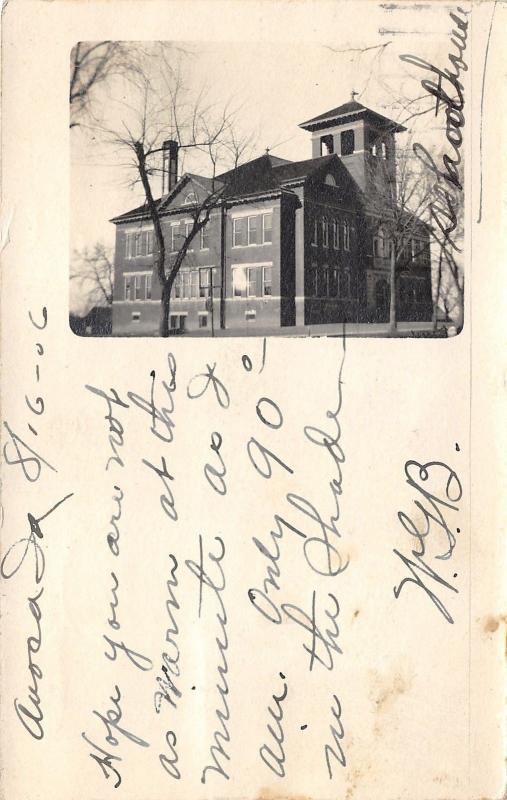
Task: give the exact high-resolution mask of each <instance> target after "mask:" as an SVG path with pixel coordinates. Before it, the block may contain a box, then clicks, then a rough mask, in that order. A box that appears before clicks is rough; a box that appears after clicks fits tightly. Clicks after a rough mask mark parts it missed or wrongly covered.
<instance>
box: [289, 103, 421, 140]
mask: <svg viewBox="0 0 507 800" xmlns="http://www.w3.org/2000/svg"><path fill="white" fill-rule="evenodd" d="M341 117H347V118H348V119H350V120H351V121H352V120H353V119H360V118H361V117H369V119H370V120H371V121H372V122H374V123H375V124H377V125H378V126H380V127H383V128H389V129H390V130H392V131H394V132H397V133H398V132H401V131H405V130H406V128H404V127H403V125H399V124H398V123H397V122H394V120H392V119H389V118H388V117H384V116H383V115H382V114H378V113H377V112H376V111H373V110H372V109H371V108H367V107H366V106H363V105H362V104H361V103H357V102H356V101H355V100H351V101H349V102H348V103H343V105H341V106H338V107H337V108H332V109H331V110H330V111H326V112H324V114H319V115H318V116H316V117H312V119H309V120H307V121H306V122H301V123H300V125H299V127H300V128H303V129H305V130H309V131H316V130H319V129H321V128H326V127H329V126H330V125H331V124H332V123H336V122H337V121H338V120H339V119H340V118H341Z"/></svg>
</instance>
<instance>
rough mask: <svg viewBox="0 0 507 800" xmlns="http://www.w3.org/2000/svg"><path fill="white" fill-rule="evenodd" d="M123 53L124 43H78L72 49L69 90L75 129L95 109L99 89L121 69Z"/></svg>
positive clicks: (71, 116)
mask: <svg viewBox="0 0 507 800" xmlns="http://www.w3.org/2000/svg"><path fill="white" fill-rule="evenodd" d="M123 53H124V48H123V45H122V43H121V42H108V41H105V42H78V43H77V44H76V45H75V46H74V47H73V48H72V53H71V68H70V90H69V103H70V127H71V128H74V127H77V126H78V125H81V124H82V123H83V121H84V119H85V118H86V117H87V115H89V114H90V113H91V112H92V104H93V96H94V93H95V90H96V88H97V87H98V86H99V84H101V83H103V82H104V81H105V80H107V78H109V77H111V75H112V74H113V73H114V72H117V71H118V70H119V69H120V66H121V63H122V61H123Z"/></svg>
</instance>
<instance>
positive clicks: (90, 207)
mask: <svg viewBox="0 0 507 800" xmlns="http://www.w3.org/2000/svg"><path fill="white" fill-rule="evenodd" d="M310 5H311V4H310ZM419 5H420V11H419V13H418V14H414V6H413V5H411V7H410V10H408V6H405V7H404V6H403V5H400V6H398V9H397V10H396V12H394V11H393V10H389V9H390V8H391V9H392V6H390V5H389V4H387V3H385V4H383V5H379V6H378V7H375V6H373V5H371V4H367V5H366V4H361V3H356V4H355V5H354V6H352V5H351V4H342V3H335V4H333V6H332V7H331V6H330V9H331V10H330V13H331V14H332V20H333V21H334V24H333V25H330V24H327V26H324V25H323V21H322V20H320V21H319V22H317V21H316V24H315V26H313V28H312V26H311V25H309V31H308V39H309V41H302V40H301V39H292V38H291V26H290V25H289V24H287V25H285V26H284V25H281V24H280V23H279V22H278V23H276V22H275V18H273V25H272V28H271V29H270V30H268V31H266V24H265V23H266V21H269V15H267V17H266V20H263V24H262V25H261V26H260V29H261V30H262V31H264V33H263V36H262V37H261V38H258V39H256V40H253V41H252V40H249V39H248V35H247V34H248V30H246V29H245V39H244V40H243V41H239V40H234V41H232V40H228V41H216V40H215V41H206V42H204V41H190V40H187V41H185V42H180V45H181V46H182V47H183V48H184V50H185V51H186V52H187V53H188V54H189V55H188V56H183V60H182V71H183V74H184V77H185V81H186V85H187V87H188V88H189V91H190V93H191V94H192V93H193V92H194V93H197V92H198V91H200V90H202V89H203V87H204V89H205V97H206V100H208V99H209V102H210V103H214V104H216V106H217V107H223V106H225V105H226V104H230V106H231V107H234V108H235V109H237V127H238V128H239V130H240V132H241V133H242V134H243V135H249V134H250V133H251V134H252V135H253V137H254V140H255V144H254V147H253V149H252V151H251V153H250V157H252V158H253V157H256V156H258V155H261V154H262V153H263V152H265V150H266V148H270V151H271V152H272V153H273V154H274V155H278V156H281V157H283V158H288V159H291V160H302V159H305V158H309V157H311V142H310V134H309V133H307V132H306V131H303V130H301V129H300V128H298V124H299V123H301V122H303V121H305V120H307V119H310V118H311V117H313V116H315V115H317V114H320V113H322V112H324V111H327V110H329V109H331V108H334V107H336V106H338V105H341V104H342V103H344V102H347V101H348V100H350V95H351V91H352V90H355V91H356V92H358V96H357V97H356V100H358V101H359V102H361V103H363V104H364V105H366V106H368V107H370V108H372V109H374V110H376V111H378V112H379V113H382V114H384V115H385V116H388V117H390V118H393V119H397V120H400V119H404V118H406V116H407V112H406V111H404V110H403V108H402V107H401V105H400V98H409V99H413V100H414V101H416V99H417V98H418V97H420V96H421V95H423V94H424V90H421V87H420V81H421V79H422V78H424V77H426V75H425V74H424V73H423V72H422V70H420V69H417V68H416V67H414V66H411V65H408V64H404V63H403V62H402V61H400V58H399V56H400V54H402V53H411V54H416V55H418V56H420V57H421V58H426V59H428V60H430V61H433V63H439V64H441V65H442V67H444V66H446V65H447V63H448V62H447V52H448V50H449V47H448V45H449V34H450V30H451V28H452V21H451V20H450V18H449V16H448V10H449V9H448V7H446V6H445V5H444V4H442V3H439V4H438V8H437V7H436V6H434V5H430V4H424V3H421V4H419ZM234 7H235V6H232V5H231V8H234ZM315 8H316V9H317V8H319V6H317V5H316V6H315ZM361 10H364V11H365V12H366V11H367V14H366V13H365V14H364V16H363V15H362V14H361V13H360V12H361ZM345 12H346V13H345ZM437 12H438V13H437ZM307 17H308V20H309V21H310V20H311V15H309V14H308V15H307ZM416 17H417V18H418V22H417V25H415V24H414V21H415V18H416ZM259 24H260V23H259ZM253 27H255V26H253ZM257 27H258V28H259V25H258V26H257ZM213 36H216V32H212V34H211V35H210V38H212V37H213ZM364 48H367V49H364ZM154 80H156V78H154ZM116 100H119V101H121V102H118V103H116ZM123 101H125V102H129V103H133V102H135V99H134V97H133V96H130V95H129V91H128V88H126V85H125V83H124V82H123V81H122V80H121V79H118V80H116V81H113V82H112V83H111V84H110V85H108V86H104V85H102V86H101V87H99V90H98V92H97V94H96V96H95V98H94V107H95V109H97V110H98V115H99V116H100V117H104V118H107V119H108V124H109V125H110V126H112V127H114V128H115V129H121V126H122V125H123V124H124V123H125V121H127V122H128V118H129V113H130V112H129V111H128V110H127V109H126V107H125V105H124V103H123ZM420 102H426V103H427V100H423V101H420ZM418 103H419V101H416V102H415V103H414V104H413V105H412V106H410V111H412V110H413V109H417V108H419V105H418ZM442 123H443V120H442V119H437V120H435V118H434V117H433V115H431V117H430V115H423V116H422V117H416V118H415V119H414V120H413V121H412V122H411V123H410V124H409V127H410V129H411V130H410V133H411V135H412V136H414V135H416V136H417V139H418V141H422V142H424V143H425V144H426V145H428V142H429V143H430V144H431V140H432V138H433V140H434V142H435V143H436V146H438V140H440V142H441V141H442V132H441V128H442ZM403 136H404V135H402V137H403ZM398 138H400V137H398ZM399 143H401V144H402V142H399ZM70 144H71V153H70V156H71V250H74V249H78V250H80V249H82V248H84V247H93V245H94V244H95V243H96V242H98V241H100V242H103V243H105V244H106V245H109V246H112V245H113V244H114V235H115V231H114V225H112V224H111V223H110V222H108V220H109V219H110V218H111V217H113V216H114V215H116V214H120V213H123V212H125V211H127V210H128V209H130V208H133V207H135V206H136V205H139V204H140V203H142V202H143V201H144V196H143V194H142V190H140V187H139V185H138V186H137V187H134V188H132V187H131V186H129V178H130V177H131V174H130V175H129V173H128V171H127V170H126V169H125V168H124V167H123V166H122V164H123V162H124V154H123V153H121V152H120V151H119V150H118V149H114V148H112V147H109V146H107V145H105V144H104V141H103V136H102V135H101V134H100V132H96V131H94V132H92V133H90V132H89V131H88V130H85V129H80V128H73V129H71V131H70ZM207 169H209V167H208V164H207V162H206V163H203V161H202V156H201V155H200V154H197V153H194V154H193V153H191V152H190V151H187V154H186V160H185V170H186V171H191V172H200V171H202V172H203V174H205V173H206V170H207ZM160 188H161V187H160V179H159V178H158V177H155V178H154V179H153V190H154V194H155V195H156V196H158V195H159V194H160Z"/></svg>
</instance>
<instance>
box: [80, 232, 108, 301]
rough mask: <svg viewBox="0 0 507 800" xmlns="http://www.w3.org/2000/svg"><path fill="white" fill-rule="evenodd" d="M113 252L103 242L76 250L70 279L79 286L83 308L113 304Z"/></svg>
mask: <svg viewBox="0 0 507 800" xmlns="http://www.w3.org/2000/svg"><path fill="white" fill-rule="evenodd" d="M113 279H114V266H113V254H112V252H111V250H110V249H109V248H107V247H106V246H105V245H104V244H102V243H101V242H97V244H95V246H94V247H93V248H92V249H89V248H84V250H82V251H79V252H78V251H74V253H73V258H72V263H71V268H70V280H71V283H72V284H74V286H75V287H76V288H77V294H78V295H79V297H80V300H81V305H82V307H83V308H85V307H86V308H87V310H90V309H91V308H93V307H94V306H106V307H107V306H111V305H112V304H113Z"/></svg>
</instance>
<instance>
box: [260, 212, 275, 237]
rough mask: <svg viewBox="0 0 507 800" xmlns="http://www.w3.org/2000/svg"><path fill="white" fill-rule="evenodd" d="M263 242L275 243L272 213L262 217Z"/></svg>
mask: <svg viewBox="0 0 507 800" xmlns="http://www.w3.org/2000/svg"><path fill="white" fill-rule="evenodd" d="M262 241H263V243H265V242H272V241H273V214H271V213H269V214H263V215H262Z"/></svg>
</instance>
